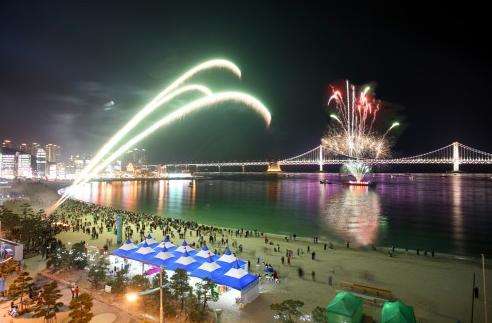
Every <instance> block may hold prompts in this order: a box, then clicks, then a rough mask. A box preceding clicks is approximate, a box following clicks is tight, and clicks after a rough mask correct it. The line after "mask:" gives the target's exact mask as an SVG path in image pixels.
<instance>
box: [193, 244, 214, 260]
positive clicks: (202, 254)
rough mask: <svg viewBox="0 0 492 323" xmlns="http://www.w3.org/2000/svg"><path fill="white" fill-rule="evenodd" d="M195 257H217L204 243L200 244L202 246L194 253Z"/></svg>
mask: <svg viewBox="0 0 492 323" xmlns="http://www.w3.org/2000/svg"><path fill="white" fill-rule="evenodd" d="M194 257H195V258H203V259H208V258H210V257H212V258H213V260H217V259H218V258H219V257H217V256H215V254H214V253H213V252H212V251H210V250H209V249H208V247H207V245H206V244H204V245H203V246H202V248H201V249H200V251H198V252H197V253H196V254H195V255H194Z"/></svg>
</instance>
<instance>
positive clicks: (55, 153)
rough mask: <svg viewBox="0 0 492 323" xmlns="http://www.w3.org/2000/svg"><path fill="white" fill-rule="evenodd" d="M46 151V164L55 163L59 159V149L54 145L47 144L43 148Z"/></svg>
mask: <svg viewBox="0 0 492 323" xmlns="http://www.w3.org/2000/svg"><path fill="white" fill-rule="evenodd" d="M45 150H46V161H47V162H48V163H57V162H59V161H61V160H60V157H61V147H60V146H58V145H55V144H47V145H46V146H45Z"/></svg>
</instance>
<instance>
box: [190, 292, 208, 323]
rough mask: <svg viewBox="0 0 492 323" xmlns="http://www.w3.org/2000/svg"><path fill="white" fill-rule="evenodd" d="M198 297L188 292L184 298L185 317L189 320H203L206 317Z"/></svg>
mask: <svg viewBox="0 0 492 323" xmlns="http://www.w3.org/2000/svg"><path fill="white" fill-rule="evenodd" d="M200 305H201V304H200V302H199V300H198V298H197V297H196V296H195V295H193V294H190V295H189V296H188V297H187V298H186V317H187V318H188V320H190V321H191V322H203V321H205V320H206V318H207V312H205V311H203V310H202V308H201V306H200Z"/></svg>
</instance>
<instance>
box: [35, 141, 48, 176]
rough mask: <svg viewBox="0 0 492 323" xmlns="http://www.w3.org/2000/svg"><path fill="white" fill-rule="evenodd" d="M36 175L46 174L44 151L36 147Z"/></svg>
mask: <svg viewBox="0 0 492 323" xmlns="http://www.w3.org/2000/svg"><path fill="white" fill-rule="evenodd" d="M36 176H37V177H39V178H42V177H45V176H46V151H45V150H44V149H43V148H38V150H37V151H36Z"/></svg>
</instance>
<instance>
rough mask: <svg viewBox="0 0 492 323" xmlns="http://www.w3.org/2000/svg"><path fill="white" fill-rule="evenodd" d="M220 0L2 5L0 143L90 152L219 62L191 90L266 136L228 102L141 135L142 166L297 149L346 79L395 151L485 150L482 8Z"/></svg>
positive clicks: (486, 72)
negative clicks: (223, 64) (385, 127)
mask: <svg viewBox="0 0 492 323" xmlns="http://www.w3.org/2000/svg"><path fill="white" fill-rule="evenodd" d="M231 2H232V1H226V2H224V3H223V4H221V3H218V2H211V1H200V2H197V3H193V2H190V1H174V2H171V1H155V2H152V1H132V2H125V1H121V0H120V1H84V2H76V1H60V2H53V1H2V2H1V4H0V111H1V115H0V138H4V137H8V138H12V139H14V140H16V141H17V142H20V141H28V142H32V141H37V142H42V143H48V142H53V143H58V144H60V145H61V146H62V147H63V149H64V152H65V153H75V152H88V153H90V152H94V151H95V150H96V149H97V148H98V147H99V146H100V145H102V144H103V143H104V141H105V140H107V138H108V137H109V136H110V135H111V134H112V133H114V132H115V131H116V130H117V128H118V127H120V126H122V125H123V123H124V122H125V121H126V120H128V118H129V117H130V116H131V114H133V113H135V112H136V111H137V110H138V109H139V108H140V107H142V106H143V105H144V104H145V102H147V101H149V100H150V99H151V98H152V97H153V96H154V95H156V94H157V93H158V91H159V90H160V89H162V88H164V87H165V86H166V85H167V84H169V83H170V82H171V81H172V80H173V79H174V78H176V77H177V76H178V75H179V74H180V73H182V72H184V71H185V70H186V69H188V68H190V67H191V66H193V65H195V64H197V63H199V62H202V61H204V60H206V59H209V58H216V57H222V58H227V59H230V60H232V61H233V62H235V63H236V64H237V65H238V66H239V67H240V68H241V70H242V72H243V79H242V80H241V81H238V80H236V79H234V78H233V77H231V76H228V75H227V73H225V72H221V71H218V72H207V73H204V74H203V75H201V76H200V77H199V78H198V79H197V81H201V82H206V83H207V84H209V85H210V86H211V87H212V88H213V89H214V90H222V89H233V90H243V91H246V92H248V93H251V94H253V95H254V96H256V97H257V98H259V99H260V100H262V101H263V102H264V103H265V104H266V105H267V107H268V108H269V109H270V110H271V112H272V116H273V121H272V125H271V127H270V128H269V129H265V127H264V124H263V122H262V121H261V120H260V118H259V117H258V116H256V115H254V114H253V113H252V112H250V111H247V110H245V109H241V108H240V107H232V109H230V110H228V111H227V112H226V111H225V109H219V108H217V109H209V110H207V111H206V112H201V113H198V114H195V115H193V116H192V117H190V118H188V119H186V120H183V121H181V122H179V123H178V124H176V125H174V126H171V127H168V128H166V129H161V130H160V131H158V132H157V133H155V134H154V135H153V137H152V138H149V139H148V140H146V141H145V142H144V143H143V144H142V145H141V147H144V148H147V149H148V150H149V152H150V153H149V157H150V160H151V161H154V162H158V161H177V160H239V159H241V160H251V159H265V158H268V159H272V158H279V157H288V156H290V155H294V154H298V153H301V152H303V151H306V150H308V149H310V148H313V147H315V146H316V145H318V144H319V141H320V138H321V136H322V134H323V132H324V131H325V129H326V126H327V123H328V117H327V112H326V98H327V88H328V85H329V84H330V83H333V82H338V81H340V80H342V79H346V78H348V79H350V80H351V81H352V82H354V83H356V84H365V83H368V82H374V83H375V84H377V87H376V93H377V96H378V98H380V99H381V100H383V101H384V102H386V106H387V107H386V108H387V109H389V110H391V113H392V114H393V115H395V117H397V118H398V120H400V121H402V124H403V125H404V126H403V127H401V128H400V129H399V133H398V137H397V138H396V144H395V146H394V154H395V155H408V154H413V153H420V152H426V151H429V150H432V149H435V148H438V147H442V146H445V145H447V144H449V143H451V142H452V141H455V140H458V141H460V142H462V143H464V144H467V145H470V146H473V147H476V148H478V149H482V150H486V151H489V152H492V141H491V140H490V138H491V137H490V135H489V128H490V125H489V122H490V121H489V120H491V119H492V113H491V112H490V111H491V108H492V107H491V100H490V98H489V96H490V95H491V93H492V82H491V81H490V77H491V75H490V74H491V65H492V64H491V63H492V55H491V50H490V49H489V48H488V47H490V35H488V33H489V31H490V26H489V21H490V17H488V16H487V15H488V13H487V10H485V9H484V8H479V7H476V6H473V5H472V4H471V3H469V4H466V3H459V4H456V5H455V4H453V3H452V2H446V3H445V5H442V6H441V7H428V6H426V5H427V4H428V3H430V1H428V2H419V3H417V2H412V3H411V4H407V5H406V7H405V6H403V5H401V4H395V3H394V1H393V4H391V2H388V3H385V2H379V1H368V3H370V4H362V3H355V2H348V1H323V3H320V4H315V2H314V1H312V3H311V4H307V3H308V1H270V2H269V1H260V2H254V1H242V2H240V3H241V4H235V5H233V4H231ZM373 2H378V4H373ZM144 3H145V4H144ZM111 101H114V105H112V104H110V102H111ZM183 102H184V101H183ZM172 108H173V107H171V109H172ZM163 112H164V110H163V111H162V112H161V113H163ZM391 121H392V120H391ZM391 121H390V120H388V121H387V122H388V124H390V123H391Z"/></svg>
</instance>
